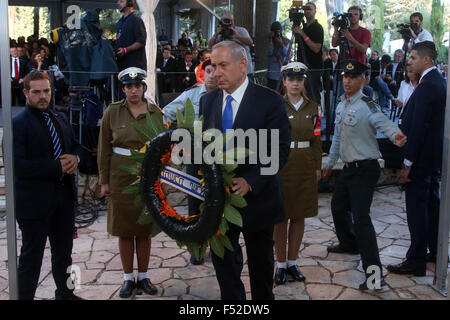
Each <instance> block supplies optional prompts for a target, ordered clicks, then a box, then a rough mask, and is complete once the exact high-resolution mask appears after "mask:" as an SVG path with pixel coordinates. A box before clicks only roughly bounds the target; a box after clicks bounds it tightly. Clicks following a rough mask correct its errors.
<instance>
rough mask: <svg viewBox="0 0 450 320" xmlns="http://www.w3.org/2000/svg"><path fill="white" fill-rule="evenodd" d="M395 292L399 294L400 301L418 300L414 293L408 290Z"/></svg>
mask: <svg viewBox="0 0 450 320" xmlns="http://www.w3.org/2000/svg"><path fill="white" fill-rule="evenodd" d="M394 291H395V292H396V293H397V294H398V296H399V297H400V299H403V300H417V297H416V296H415V295H414V294H413V293H412V292H410V291H408V289H396V290H394Z"/></svg>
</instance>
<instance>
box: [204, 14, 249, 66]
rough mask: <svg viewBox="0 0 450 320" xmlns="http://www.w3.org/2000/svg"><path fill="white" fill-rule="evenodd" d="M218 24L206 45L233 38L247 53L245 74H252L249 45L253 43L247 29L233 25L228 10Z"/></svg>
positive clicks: (210, 45) (211, 45) (232, 19)
mask: <svg viewBox="0 0 450 320" xmlns="http://www.w3.org/2000/svg"><path fill="white" fill-rule="evenodd" d="M219 24H220V26H219V27H218V28H217V32H216V34H214V36H213V37H212V38H211V40H210V41H209V43H208V47H209V48H210V49H212V47H213V46H214V45H215V44H216V43H218V42H221V41H224V40H233V41H236V42H237V43H239V44H240V45H241V46H243V47H244V49H245V52H246V54H247V60H248V64H247V75H250V74H253V72H254V67H253V62H252V56H251V54H250V47H251V46H252V45H253V40H252V38H251V37H250V34H249V33H248V31H247V29H245V28H243V27H238V26H235V25H234V16H233V14H232V13H231V12H230V11H227V12H225V13H224V14H223V15H222V18H221V19H220V20H219Z"/></svg>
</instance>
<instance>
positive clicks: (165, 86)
mask: <svg viewBox="0 0 450 320" xmlns="http://www.w3.org/2000/svg"><path fill="white" fill-rule="evenodd" d="M175 70H176V62H175V59H174V58H172V57H171V55H170V49H169V48H164V49H163V52H162V57H161V58H159V59H157V60H156V71H157V72H162V73H160V74H158V91H159V93H166V92H174V91H175V74H173V73H172V72H175ZM164 72H168V74H164Z"/></svg>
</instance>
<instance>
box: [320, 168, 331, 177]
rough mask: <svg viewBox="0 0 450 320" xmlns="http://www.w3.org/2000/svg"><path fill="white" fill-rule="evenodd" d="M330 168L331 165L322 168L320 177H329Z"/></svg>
mask: <svg viewBox="0 0 450 320" xmlns="http://www.w3.org/2000/svg"><path fill="white" fill-rule="evenodd" d="M332 170H333V167H331V166H326V167H325V168H323V174H322V177H323V178H324V179H326V178H329V177H330V176H331V171H332Z"/></svg>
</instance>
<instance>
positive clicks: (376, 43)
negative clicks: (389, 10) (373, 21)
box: [371, 0, 384, 52]
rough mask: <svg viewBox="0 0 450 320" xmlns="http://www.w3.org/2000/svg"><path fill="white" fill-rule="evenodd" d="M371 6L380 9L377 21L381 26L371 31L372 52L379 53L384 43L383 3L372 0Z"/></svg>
mask: <svg viewBox="0 0 450 320" xmlns="http://www.w3.org/2000/svg"><path fill="white" fill-rule="evenodd" d="M372 5H373V6H376V7H378V8H380V20H379V21H380V22H381V25H380V26H379V27H378V28H377V29H374V30H372V44H371V48H372V50H378V51H379V52H381V51H382V49H383V42H384V37H383V35H384V3H383V0H372Z"/></svg>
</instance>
